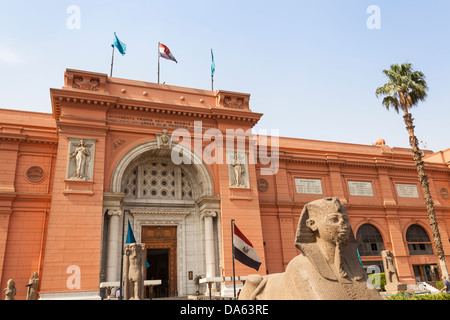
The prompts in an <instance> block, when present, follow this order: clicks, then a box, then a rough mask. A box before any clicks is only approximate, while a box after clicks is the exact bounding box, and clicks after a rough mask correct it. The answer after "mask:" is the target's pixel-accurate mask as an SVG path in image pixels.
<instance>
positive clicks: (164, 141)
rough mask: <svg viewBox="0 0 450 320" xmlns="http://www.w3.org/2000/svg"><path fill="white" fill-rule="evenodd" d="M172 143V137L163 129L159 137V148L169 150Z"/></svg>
mask: <svg viewBox="0 0 450 320" xmlns="http://www.w3.org/2000/svg"><path fill="white" fill-rule="evenodd" d="M169 142H170V135H169V134H168V133H167V129H163V133H162V134H161V136H160V137H159V146H160V148H164V149H166V148H168V147H169Z"/></svg>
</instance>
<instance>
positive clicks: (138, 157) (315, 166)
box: [0, 69, 450, 299]
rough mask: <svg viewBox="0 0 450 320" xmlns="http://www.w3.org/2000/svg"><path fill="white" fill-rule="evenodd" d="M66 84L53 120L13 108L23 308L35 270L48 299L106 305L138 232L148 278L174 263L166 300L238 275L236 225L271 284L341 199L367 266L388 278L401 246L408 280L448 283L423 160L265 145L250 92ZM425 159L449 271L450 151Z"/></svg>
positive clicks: (0, 225) (12, 235)
mask: <svg viewBox="0 0 450 320" xmlns="http://www.w3.org/2000/svg"><path fill="white" fill-rule="evenodd" d="M64 79H65V83H64V86H63V87H62V89H50V94H51V101H52V107H53V113H52V114H44V113H34V112H22V111H15V110H6V109H4V110H0V113H1V115H2V116H1V118H0V155H1V156H0V170H1V174H0V210H1V212H0V276H1V286H2V288H5V287H6V284H7V281H8V280H9V279H13V280H14V281H15V283H16V288H17V295H16V299H25V298H26V296H27V288H26V287H25V285H26V284H28V280H29V278H30V277H31V275H32V274H33V272H35V271H37V272H38V274H39V278H40V285H39V296H40V298H41V299H53V298H57V299H60V298H68V299H70V298H74V299H75V298H83V297H84V298H92V297H94V296H98V295H99V285H100V283H101V282H106V281H118V280H119V278H120V274H121V270H120V257H121V254H122V253H121V247H122V243H123V242H122V240H123V239H124V238H125V237H126V235H127V229H126V228H124V224H126V223H127V221H129V222H130V225H131V226H132V228H133V232H134V235H135V237H136V239H137V241H139V242H144V243H145V244H146V255H147V261H149V263H150V268H149V269H152V264H153V265H155V266H156V265H157V264H159V266H160V269H161V272H162V273H160V274H159V276H160V277H163V278H164V279H165V284H164V285H163V286H161V288H162V289H161V290H163V289H164V290H166V291H164V292H160V294H162V295H175V294H177V295H188V294H192V293H194V292H195V290H196V286H195V283H194V278H195V276H196V275H202V276H203V277H205V276H206V277H219V276H231V275H232V272H233V267H232V265H233V261H232V255H231V246H232V234H231V228H230V226H231V220H232V219H234V220H235V224H236V225H237V226H238V227H239V229H240V230H241V231H242V232H243V233H244V234H245V236H246V237H247V238H248V239H250V241H251V242H252V244H253V246H254V248H255V250H256V252H257V253H258V255H259V257H260V258H261V260H262V264H261V267H260V269H259V271H258V273H260V274H266V273H276V272H282V271H284V268H285V267H286V266H287V264H288V262H289V261H290V260H291V259H292V258H293V257H294V256H295V255H297V254H299V252H298V250H297V249H296V248H295V246H294V236H295V231H296V227H297V221H298V218H299V216H300V213H301V210H302V208H303V206H304V204H305V203H307V202H309V201H312V200H316V199H318V198H323V197H329V196H336V197H339V199H340V200H341V202H343V203H344V204H345V205H346V207H347V210H348V213H349V219H350V223H351V225H352V228H353V231H354V233H355V235H358V237H359V238H361V239H360V240H361V241H362V243H363V244H362V247H361V252H360V253H361V259H362V261H363V264H364V265H366V266H368V265H375V266H379V267H381V263H380V262H381V255H380V251H381V250H382V249H389V250H391V251H392V252H393V255H394V257H395V262H396V264H397V269H398V272H399V276H400V280H401V281H402V282H405V283H407V284H414V283H415V282H416V281H418V280H420V281H425V280H435V278H436V277H437V276H438V275H437V273H436V270H437V269H436V268H435V266H438V260H437V258H436V256H435V255H434V254H433V250H434V246H432V235H431V228H430V226H429V221H428V216H427V213H426V209H425V205H424V199H423V194H422V191H421V188H420V184H419V182H418V178H417V172H416V168H415V165H414V162H413V158H412V153H411V151H410V150H409V149H403V148H391V147H389V146H387V145H385V144H384V143H383V142H382V141H378V143H377V144H376V145H356V144H348V143H335V142H327V141H313V140H303V139H292V138H283V137H277V136H274V135H272V136H263V135H252V134H251V133H250V132H251V128H253V127H254V126H255V124H256V123H257V122H258V120H259V119H260V118H261V116H262V114H259V113H256V112H253V111H251V110H250V107H249V100H250V95H249V94H244V93H236V92H229V91H222V90H218V91H214V92H213V91H206V90H197V89H191V88H182V87H174V86H169V85H160V84H155V83H147V82H140V81H133V80H126V79H119V78H111V77H108V76H107V75H105V74H101V73H93V72H86V71H80V70H72V69H67V70H66V72H65V77H64ZM269 133H270V130H269ZM230 137H231V138H230ZM240 139H241V140H240ZM239 141H240V142H242V146H243V147H242V148H237V147H236V146H238V145H239V143H238V142H239ZM425 155H426V156H425V162H426V169H427V170H428V178H429V182H430V188H431V193H432V197H433V200H434V203H435V209H436V215H437V219H438V223H439V228H440V233H441V238H442V240H443V245H444V251H445V253H446V254H447V255H446V258H447V261H449V255H450V244H449V239H450V198H449V192H448V190H450V175H449V174H450V169H449V160H450V149H448V150H445V151H441V152H438V153H432V152H430V151H425ZM236 159H237V160H236ZM411 226H414V227H413V228H411ZM372 227H373V228H372ZM374 230H375V231H374ZM358 231H359V232H358ZM423 232H424V233H425V235H427V236H428V238H429V239H428V241H427V240H426V239H425V240H424V238H423V236H424V234H423ZM414 236H415V237H414ZM380 239H381V240H380ZM364 246H365V247H364ZM430 246H431V247H432V248H431V252H430ZM161 257H162V258H161ZM235 266H236V275H241V276H244V275H248V274H251V273H255V272H256V271H255V270H253V269H251V268H249V267H246V266H245V265H243V264H241V263H239V262H236V264H235ZM151 272H152V271H150V270H149V271H148V273H147V275H146V277H147V278H148V279H150V278H158V275H156V274H152V273H151ZM224 287H225V285H223V286H222V287H217V289H220V290H223V289H224ZM2 292H3V291H2ZM2 296H4V294H3V293H2Z"/></svg>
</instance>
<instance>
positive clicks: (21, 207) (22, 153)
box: [0, 110, 57, 299]
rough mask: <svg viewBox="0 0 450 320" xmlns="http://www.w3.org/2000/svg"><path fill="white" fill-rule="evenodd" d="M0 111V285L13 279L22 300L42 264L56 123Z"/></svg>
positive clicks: (41, 116)
mask: <svg viewBox="0 0 450 320" xmlns="http://www.w3.org/2000/svg"><path fill="white" fill-rule="evenodd" d="M1 115H2V116H1V118H0V226H1V228H0V280H1V283H0V285H1V288H6V283H7V282H8V280H9V279H13V280H14V281H15V283H16V289H17V295H16V297H17V298H18V299H24V298H26V294H27V289H26V287H25V284H27V283H28V280H29V278H30V277H31V276H32V274H33V273H34V272H35V271H38V273H41V271H42V267H43V258H44V253H45V241H46V227H47V222H48V217H49V213H50V201H51V195H52V191H53V189H52V188H53V185H52V181H53V175H54V164H55V155H56V147H57V138H56V132H55V131H56V130H55V127H56V126H55V122H54V119H53V118H52V116H51V115H50V114H42V113H29V112H21V111H14V110H1ZM33 168H34V169H33ZM3 297H4V292H3V290H1V295H0V299H3Z"/></svg>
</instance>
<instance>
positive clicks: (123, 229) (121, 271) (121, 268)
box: [119, 210, 128, 300]
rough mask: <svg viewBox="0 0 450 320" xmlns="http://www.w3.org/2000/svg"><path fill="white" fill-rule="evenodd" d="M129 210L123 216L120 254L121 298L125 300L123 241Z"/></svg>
mask: <svg viewBox="0 0 450 320" xmlns="http://www.w3.org/2000/svg"><path fill="white" fill-rule="evenodd" d="M127 212H128V210H124V211H123V217H122V255H121V256H120V296H119V300H123V241H124V238H125V215H126V214H127Z"/></svg>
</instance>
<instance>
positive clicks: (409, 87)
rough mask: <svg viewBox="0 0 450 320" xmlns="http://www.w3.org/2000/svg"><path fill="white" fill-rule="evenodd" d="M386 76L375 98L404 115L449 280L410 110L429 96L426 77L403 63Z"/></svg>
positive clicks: (443, 267)
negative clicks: (385, 80) (387, 80)
mask: <svg viewBox="0 0 450 320" xmlns="http://www.w3.org/2000/svg"><path fill="white" fill-rule="evenodd" d="M383 73H384V74H385V75H386V76H387V77H388V79H389V82H387V83H386V84H385V85H384V86H382V87H379V88H377V90H376V96H377V98H378V97H379V96H380V95H383V96H385V97H384V99H383V102H382V104H383V105H384V106H385V107H386V109H387V110H389V109H390V108H394V110H395V111H397V113H399V111H400V109H401V110H403V112H404V115H403V119H404V120H405V124H406V130H408V133H409V144H410V145H411V147H412V152H413V156H414V162H415V163H416V168H417V173H418V175H419V181H420V184H421V186H422V191H423V194H424V197H425V206H426V208H427V212H428V217H429V219H430V225H431V231H432V233H433V238H434V246H435V248H436V255H437V257H438V259H439V263H440V266H441V271H442V274H443V275H444V276H446V277H447V279H448V269H447V264H446V262H445V254H444V248H443V247H442V241H441V235H440V233H439V228H438V223H437V220H436V214H435V212H434V203H433V199H432V198H431V194H430V188H429V185H428V177H427V173H426V172H425V167H424V163H423V161H422V152H421V151H420V149H419V141H418V140H417V137H416V136H415V135H414V125H413V118H412V115H411V113H409V110H410V109H411V108H412V107H414V106H416V105H417V104H418V103H419V102H420V101H424V100H425V98H426V97H427V91H428V87H427V83H426V81H425V76H424V74H423V73H422V72H420V71H414V70H413V69H412V65H411V64H410V63H403V64H402V65H398V64H393V65H391V68H390V69H388V70H383Z"/></svg>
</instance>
